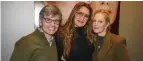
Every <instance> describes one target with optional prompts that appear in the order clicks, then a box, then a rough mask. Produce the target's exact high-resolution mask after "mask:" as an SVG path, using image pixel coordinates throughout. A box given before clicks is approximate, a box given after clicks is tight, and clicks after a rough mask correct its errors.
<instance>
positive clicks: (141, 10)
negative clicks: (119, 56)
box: [119, 2, 143, 61]
mask: <svg viewBox="0 0 143 61" xmlns="http://www.w3.org/2000/svg"><path fill="white" fill-rule="evenodd" d="M119 34H120V35H122V36H124V37H125V38H126V39H127V45H128V50H129V56H130V59H131V61H143V2H121V6H120V23H119Z"/></svg>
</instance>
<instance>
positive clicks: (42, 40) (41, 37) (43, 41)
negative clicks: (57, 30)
mask: <svg viewBox="0 0 143 61" xmlns="http://www.w3.org/2000/svg"><path fill="white" fill-rule="evenodd" d="M34 33H35V34H36V38H37V41H38V43H40V44H44V45H45V44H46V45H49V46H50V44H49V42H48V40H47V39H46V37H45V35H44V33H43V32H41V31H40V30H39V29H36V30H35V32H34Z"/></svg>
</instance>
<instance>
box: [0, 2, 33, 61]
mask: <svg viewBox="0 0 143 61" xmlns="http://www.w3.org/2000/svg"><path fill="white" fill-rule="evenodd" d="M1 18H2V19H1V30H2V32H1V33H2V34H1V35H2V39H1V46H2V47H1V52H2V55H1V61H9V59H10V57H11V54H12V51H13V49H14V44H15V42H16V41H17V40H19V39H20V38H21V37H22V36H25V35H27V34H29V33H31V32H33V31H34V2H30V1H29V2H22V1H21V2H16V1H15V2H1Z"/></svg>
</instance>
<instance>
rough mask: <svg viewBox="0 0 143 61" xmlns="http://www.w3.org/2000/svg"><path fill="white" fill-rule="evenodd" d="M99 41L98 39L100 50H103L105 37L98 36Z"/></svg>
mask: <svg viewBox="0 0 143 61" xmlns="http://www.w3.org/2000/svg"><path fill="white" fill-rule="evenodd" d="M97 39H98V42H99V44H98V50H100V49H101V47H102V45H103V42H104V37H101V36H97Z"/></svg>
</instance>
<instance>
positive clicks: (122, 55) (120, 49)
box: [115, 38, 130, 61]
mask: <svg viewBox="0 0 143 61" xmlns="http://www.w3.org/2000/svg"><path fill="white" fill-rule="evenodd" d="M115 57H116V61H130V60H129V56H128V49H127V44H126V40H125V38H121V39H120V40H118V41H117V45H116V49H115Z"/></svg>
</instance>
